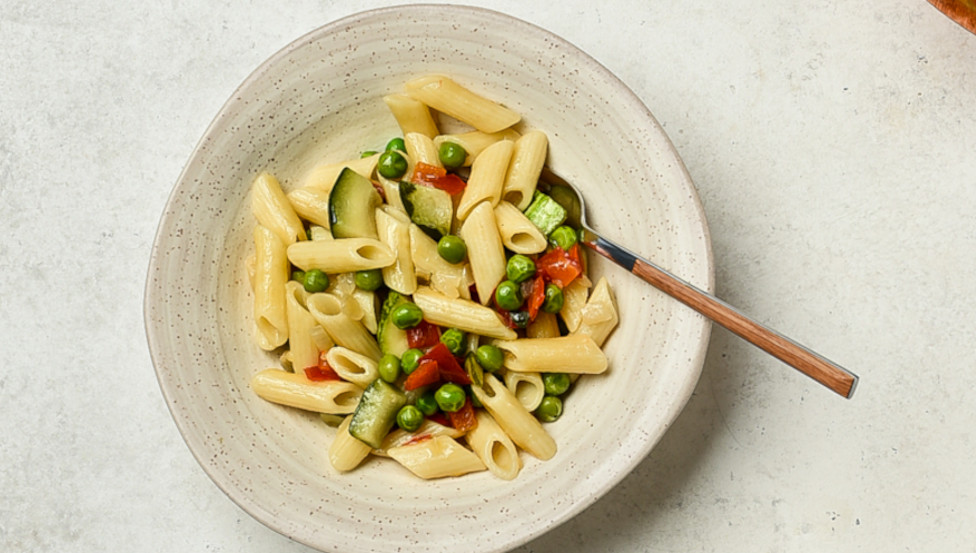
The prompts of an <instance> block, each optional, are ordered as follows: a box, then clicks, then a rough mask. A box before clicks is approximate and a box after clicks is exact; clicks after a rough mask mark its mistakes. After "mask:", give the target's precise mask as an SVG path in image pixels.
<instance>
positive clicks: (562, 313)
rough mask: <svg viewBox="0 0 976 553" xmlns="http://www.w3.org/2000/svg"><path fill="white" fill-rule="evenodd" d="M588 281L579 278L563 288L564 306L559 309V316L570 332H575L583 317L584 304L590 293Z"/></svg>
mask: <svg viewBox="0 0 976 553" xmlns="http://www.w3.org/2000/svg"><path fill="white" fill-rule="evenodd" d="M587 282H588V281H584V280H583V279H580V278H577V279H576V280H574V281H573V282H570V283H569V284H568V285H567V286H565V287H564V288H563V307H562V309H560V310H559V317H560V318H562V320H563V322H564V323H566V328H567V329H568V330H569V331H570V332H575V331H576V329H577V328H579V325H580V321H582V319H583V306H584V305H586V298H587V297H588V296H589V293H590V291H589V288H588V286H587Z"/></svg>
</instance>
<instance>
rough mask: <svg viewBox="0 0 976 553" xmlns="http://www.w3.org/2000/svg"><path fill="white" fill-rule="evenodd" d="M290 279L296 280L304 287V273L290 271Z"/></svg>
mask: <svg viewBox="0 0 976 553" xmlns="http://www.w3.org/2000/svg"><path fill="white" fill-rule="evenodd" d="M291 279H292V280H297V281H298V282H301V283H302V285H303V286H304V285H305V271H299V270H298V269H296V270H294V271H292V272H291Z"/></svg>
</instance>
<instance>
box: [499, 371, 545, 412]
mask: <svg viewBox="0 0 976 553" xmlns="http://www.w3.org/2000/svg"><path fill="white" fill-rule="evenodd" d="M502 380H503V381H504V382H505V387H506V388H508V391H510V392H512V393H513V394H515V397H517V398H518V400H519V403H521V404H522V407H525V410H526V411H535V408H536V407H538V406H539V404H540V403H542V398H543V397H545V395H546V387H545V385H544V384H543V383H542V375H540V374H539V373H520V372H517V371H505V374H504V375H502Z"/></svg>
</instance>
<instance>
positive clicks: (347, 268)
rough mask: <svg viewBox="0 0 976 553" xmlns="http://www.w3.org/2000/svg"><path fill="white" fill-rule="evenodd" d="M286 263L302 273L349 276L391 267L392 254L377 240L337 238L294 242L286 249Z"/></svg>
mask: <svg viewBox="0 0 976 553" xmlns="http://www.w3.org/2000/svg"><path fill="white" fill-rule="evenodd" d="M288 260H289V261H291V262H292V264H294V265H295V266H296V267H298V268H299V269H301V270H303V271H308V270H310V269H319V270H321V271H324V272H326V273H349V272H355V271H365V270H367V269H378V268H381V267H386V266H389V265H392V264H393V263H394V262H395V261H396V255H394V253H393V251H392V250H390V248H389V247H387V246H386V244H383V243H382V242H380V241H379V240H374V239H372V238H337V239H335V240H307V241H305V242H296V243H294V244H292V245H291V246H289V247H288Z"/></svg>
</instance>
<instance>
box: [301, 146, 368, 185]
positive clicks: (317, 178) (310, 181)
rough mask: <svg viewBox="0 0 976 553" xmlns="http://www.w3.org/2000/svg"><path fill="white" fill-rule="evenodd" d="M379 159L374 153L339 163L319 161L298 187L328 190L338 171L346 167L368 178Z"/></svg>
mask: <svg viewBox="0 0 976 553" xmlns="http://www.w3.org/2000/svg"><path fill="white" fill-rule="evenodd" d="M379 159H380V155H379V154H374V155H371V156H369V157H364V158H356V159H350V160H348V161H342V162H339V163H321V164H319V165H316V166H315V167H313V168H312V170H311V171H309V172H308V173H306V174H305V176H304V177H303V178H302V181H301V186H300V187H299V188H318V189H320V190H322V191H324V192H329V191H331V190H332V187H333V186H335V183H336V179H338V178H339V173H341V172H342V170H343V169H345V168H347V167H348V168H349V169H352V170H353V171H355V172H357V173H359V174H360V175H362V176H364V177H366V178H367V179H368V178H370V177H372V176H373V171H375V170H376V163H377V161H379Z"/></svg>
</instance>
